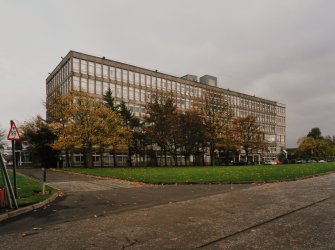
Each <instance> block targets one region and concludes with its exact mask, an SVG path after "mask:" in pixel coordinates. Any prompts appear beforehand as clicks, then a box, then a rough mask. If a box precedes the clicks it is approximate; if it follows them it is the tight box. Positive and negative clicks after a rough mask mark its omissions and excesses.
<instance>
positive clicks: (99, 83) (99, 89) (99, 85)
mask: <svg viewBox="0 0 335 250" xmlns="http://www.w3.org/2000/svg"><path fill="white" fill-rule="evenodd" d="M95 93H96V94H98V95H101V81H96V83H95Z"/></svg>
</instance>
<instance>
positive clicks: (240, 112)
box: [46, 51, 286, 160]
mask: <svg viewBox="0 0 335 250" xmlns="http://www.w3.org/2000/svg"><path fill="white" fill-rule="evenodd" d="M197 79H198V78H197V76H194V75H186V76H184V77H176V76H172V75H168V74H164V73H161V72H158V71H157V70H149V69H144V68H141V67H136V66H133V65H129V64H125V63H120V62H116V61H113V60H109V59H106V58H105V57H96V56H92V55H87V54H83V53H79V52H75V51H70V52H69V53H68V54H67V55H66V56H65V57H64V58H63V59H62V60H61V62H60V63H59V64H58V66H57V67H56V68H55V69H54V70H53V71H52V72H51V73H50V75H49V76H48V78H47V79H46V96H47V98H46V101H47V103H48V101H50V100H51V99H52V97H55V95H57V94H59V93H60V94H61V95H66V94H67V93H69V92H70V91H83V92H87V93H90V94H92V95H95V96H96V97H97V98H102V96H103V94H105V93H106V91H107V90H108V89H109V88H110V89H111V90H112V93H113V97H114V99H115V101H116V103H120V102H121V101H124V102H125V103H126V104H127V106H128V108H129V109H130V110H131V111H132V112H133V113H134V114H135V115H136V116H138V117H141V116H143V115H144V114H145V113H146V110H145V105H146V103H148V102H150V100H151V98H152V96H153V95H154V94H155V93H157V91H160V92H172V93H173V95H174V96H175V98H176V100H177V105H178V108H179V109H181V110H186V109H189V108H191V107H192V104H193V101H194V100H195V99H196V98H201V97H202V96H203V95H204V94H205V93H208V92H209V93H215V95H216V96H220V97H221V98H224V99H225V100H227V102H228V105H229V107H230V108H231V109H232V110H233V111H234V115H235V116H237V117H243V116H247V115H253V116H255V117H257V119H258V122H259V124H260V127H261V129H262V131H263V132H264V133H265V136H266V140H267V141H268V142H269V152H268V153H267V154H266V155H264V159H263V160H273V159H276V158H277V157H278V155H280V154H281V153H282V151H283V150H284V149H285V140H286V138H285V119H286V115H285V109H286V107H285V105H284V104H281V103H278V102H276V101H271V100H266V99H262V98H259V97H255V96H250V95H246V94H243V93H238V92H235V91H231V90H229V89H223V88H220V87H217V78H216V77H213V76H209V75H205V76H203V77H200V80H201V81H200V82H198V81H197Z"/></svg>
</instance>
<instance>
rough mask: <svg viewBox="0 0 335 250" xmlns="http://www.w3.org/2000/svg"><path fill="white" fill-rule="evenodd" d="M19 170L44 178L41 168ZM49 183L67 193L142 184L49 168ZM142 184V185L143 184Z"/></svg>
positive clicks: (40, 178)
mask: <svg viewBox="0 0 335 250" xmlns="http://www.w3.org/2000/svg"><path fill="white" fill-rule="evenodd" d="M18 172H20V173H22V174H25V175H27V176H30V177H32V178H34V179H37V180H42V170H41V169H39V168H22V169H19V170H18ZM46 181H47V185H49V186H51V187H53V188H55V189H57V190H60V191H63V192H65V193H72V192H85V191H102V190H109V189H116V188H132V187H138V186H140V185H139V184H138V183H132V182H127V181H122V180H116V179H108V178H101V177H93V176H86V175H81V174H75V173H70V172H64V171H61V170H57V169H55V170H49V169H48V170H47V178H46ZM143 185H144V184H142V185H141V186H143Z"/></svg>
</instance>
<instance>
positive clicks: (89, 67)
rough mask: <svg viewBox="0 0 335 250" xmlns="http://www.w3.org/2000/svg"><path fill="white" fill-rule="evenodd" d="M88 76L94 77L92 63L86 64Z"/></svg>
mask: <svg viewBox="0 0 335 250" xmlns="http://www.w3.org/2000/svg"><path fill="white" fill-rule="evenodd" d="M88 74H89V75H91V76H94V63H93V62H88Z"/></svg>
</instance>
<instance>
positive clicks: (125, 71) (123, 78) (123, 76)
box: [122, 69, 128, 83]
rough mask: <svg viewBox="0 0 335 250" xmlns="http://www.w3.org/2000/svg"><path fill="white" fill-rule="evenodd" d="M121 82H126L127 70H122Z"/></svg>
mask: <svg viewBox="0 0 335 250" xmlns="http://www.w3.org/2000/svg"><path fill="white" fill-rule="evenodd" d="M122 82H124V83H128V71H127V70H124V69H123V70H122Z"/></svg>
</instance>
